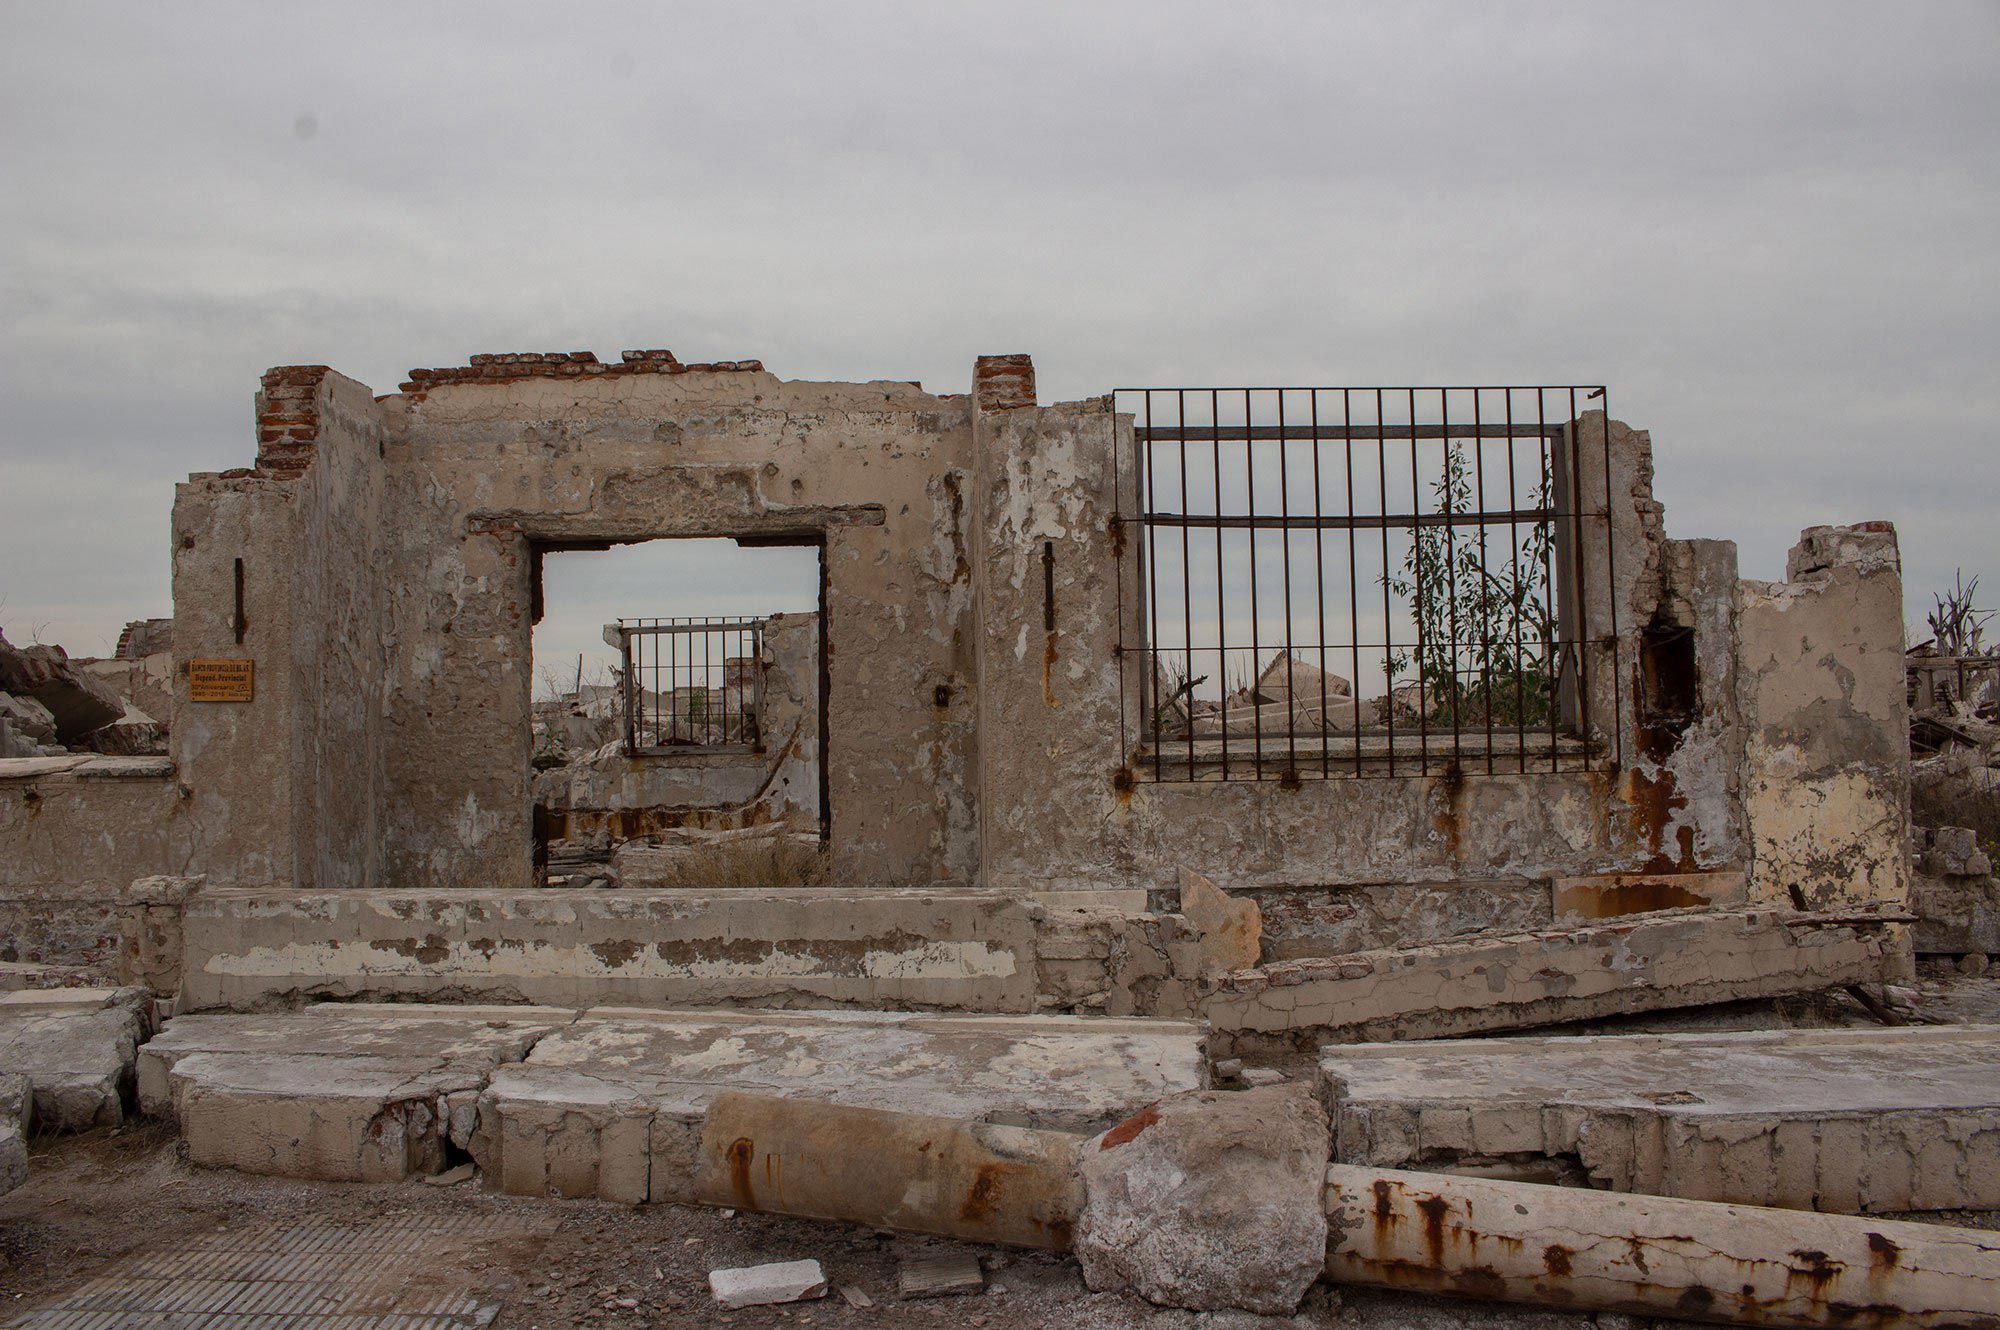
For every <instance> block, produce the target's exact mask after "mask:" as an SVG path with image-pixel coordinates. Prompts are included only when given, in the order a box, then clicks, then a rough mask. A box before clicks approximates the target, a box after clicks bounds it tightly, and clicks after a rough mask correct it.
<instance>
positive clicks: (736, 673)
mask: <svg viewBox="0 0 2000 1330" xmlns="http://www.w3.org/2000/svg"><path fill="white" fill-rule="evenodd" d="M768 622H769V620H768V619H764V618H749V617H735V618H666V619H620V620H618V623H617V629H618V645H619V675H618V677H619V686H620V690H621V692H622V694H623V703H624V720H625V751H626V753H627V754H628V755H629V756H632V757H657V756H662V755H666V754H673V753H692V752H708V753H723V752H758V751H761V750H762V748H763V735H762V732H761V730H760V729H759V720H760V718H761V716H762V715H763V703H764V625H765V624H766V623H768Z"/></svg>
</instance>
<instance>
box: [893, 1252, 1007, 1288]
mask: <svg viewBox="0 0 2000 1330" xmlns="http://www.w3.org/2000/svg"><path fill="white" fill-rule="evenodd" d="M985 1288H986V1271H985V1268H984V1267H982V1266H981V1265H980V1264H979V1256H978V1254H977V1253H974V1252H971V1251H965V1250H959V1251H923V1252H912V1253H909V1254H906V1255H904V1256H902V1257H900V1258H899V1259H898V1260H897V1262H896V1296H897V1297H899V1298H949V1297H955V1296H957V1295H959V1294H964V1293H980V1292H983V1291H984V1290H985Z"/></svg>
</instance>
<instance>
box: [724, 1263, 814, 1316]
mask: <svg viewBox="0 0 2000 1330" xmlns="http://www.w3.org/2000/svg"><path fill="white" fill-rule="evenodd" d="M708 1290H709V1292H710V1293H711V1294H713V1295H714V1297H715V1304H716V1306H718V1307H724V1308H729V1309H732V1310H733V1309H735V1308H738V1307H770V1306H775V1305H777V1304H779V1303H785V1302H804V1301H805V1300H807V1299H808V1298H823V1297H825V1296H826V1271H824V1270H822V1269H821V1268H820V1264H819V1262H818V1261H773V1262H771V1263H770V1264H768V1265H746V1266H738V1267H736V1268H734V1269H729V1270H711V1271H709V1272H708Z"/></svg>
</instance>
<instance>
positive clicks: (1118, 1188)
mask: <svg viewBox="0 0 2000 1330" xmlns="http://www.w3.org/2000/svg"><path fill="white" fill-rule="evenodd" d="M1329 1148H1330V1142H1329V1140H1328V1136H1327V1120H1326V1115H1325V1113H1324V1112H1323V1111H1322V1110H1321V1108H1320V1106H1319V1104H1318V1103H1317V1102H1316V1101H1315V1099H1314V1097H1313V1095H1312V1092H1311V1090H1310V1089H1309V1088H1308V1087H1305V1086H1284V1087H1273V1088H1268V1089H1259V1090H1244V1091H1237V1092H1232V1091H1226V1090H1224V1091H1206V1092H1202V1093H1198V1094H1188V1095H1180V1096H1176V1097H1173V1098H1168V1099H1165V1100H1162V1101H1161V1102H1160V1103H1158V1104H1155V1105H1152V1106H1150V1107H1148V1108H1146V1109H1144V1110H1142V1111H1141V1112H1139V1113H1138V1114H1136V1115H1135V1116H1133V1117H1131V1118H1128V1119H1126V1120H1125V1121H1124V1122H1121V1123H1119V1124H1118V1125H1117V1126H1115V1127H1113V1128H1112V1129H1111V1130H1110V1131H1108V1132H1106V1133H1105V1134H1104V1135H1102V1136H1100V1137H1098V1138H1097V1139H1096V1140H1094V1141H1091V1142H1088V1143H1087V1144H1085V1145H1084V1147H1083V1149H1082V1152H1081V1155H1080V1163H1079V1167H1078V1171H1079V1172H1080V1173H1081V1175H1082V1177H1083V1185H1084V1198H1085V1199H1084V1207H1083V1213H1082V1215H1081V1216H1080V1217H1079V1219H1078V1222H1077V1226H1076V1257H1077V1260H1078V1261H1079V1262H1080V1263H1081V1264H1082V1266H1083V1278H1084V1282H1085V1283H1087V1284H1089V1285H1090V1287H1091V1288H1092V1289H1095V1290H1098V1291H1100V1292H1103V1291H1107V1290H1111V1291H1121V1290H1130V1291H1132V1292H1135V1293H1138V1294H1139V1295H1140V1296H1141V1297H1144V1298H1145V1299H1147V1300H1148V1301H1150V1302H1155V1303H1159V1304H1161V1305H1162V1306H1169V1307H1187V1308H1190V1309H1193V1310H1195V1311H1219V1310H1224V1309H1227V1308H1241V1309H1243V1310H1245V1311H1254V1312H1262V1313H1264V1314H1266V1315H1287V1314H1289V1313H1291V1312H1292V1311H1294V1310H1296V1309H1297V1307H1298V1305H1299V1299H1301V1298H1302V1297H1304V1296H1305V1292H1306V1290H1307V1289H1308V1288H1310V1287H1312V1284H1313V1281H1314V1280H1315V1279H1317V1278H1318V1277H1319V1274H1320V1269H1321V1266H1322V1265H1323V1264H1324V1263H1325V1260H1326V1252H1327V1226H1326V1214H1325V1212H1324V1209H1323V1206H1322V1200H1321V1191H1322V1189H1323V1183H1324V1178H1325V1173H1326V1159H1327V1152H1328V1150H1329Z"/></svg>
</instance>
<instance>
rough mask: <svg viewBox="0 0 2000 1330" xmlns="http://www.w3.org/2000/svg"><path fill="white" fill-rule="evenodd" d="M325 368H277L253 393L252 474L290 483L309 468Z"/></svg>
mask: <svg viewBox="0 0 2000 1330" xmlns="http://www.w3.org/2000/svg"><path fill="white" fill-rule="evenodd" d="M330 373H332V371H331V370H330V369H328V368H327V367H326V366H325V365H278V366H276V367H274V368H272V369H268V370H265V371H264V377H263V379H262V381H261V382H260V384H259V386H258V391H257V467H256V474H258V475H264V476H275V477H277V478H279V479H290V478H292V477H294V476H298V475H300V474H302V473H304V471H305V469H306V468H307V467H308V466H310V465H312V459H313V455H314V452H315V451H316V441H317V440H318V438H319V385H320V383H321V381H322V380H324V379H325V378H326V376H327V375H328V374H330Z"/></svg>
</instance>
